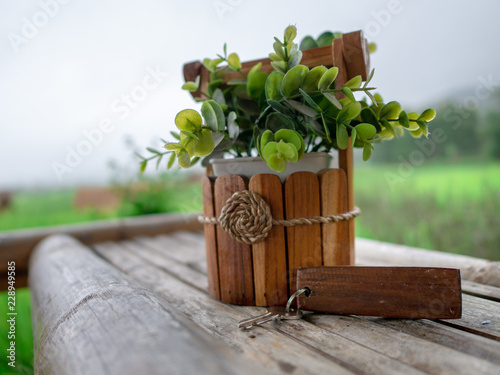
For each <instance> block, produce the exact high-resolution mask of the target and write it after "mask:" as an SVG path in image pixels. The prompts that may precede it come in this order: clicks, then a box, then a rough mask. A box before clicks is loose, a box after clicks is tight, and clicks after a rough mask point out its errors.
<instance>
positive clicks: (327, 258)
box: [318, 169, 351, 266]
mask: <svg viewBox="0 0 500 375" xmlns="http://www.w3.org/2000/svg"><path fill="white" fill-rule="evenodd" d="M318 176H319V181H320V191H321V215H323V216H325V215H335V214H340V213H344V212H347V179H346V175H345V171H344V170H342V169H327V170H324V171H321V172H320V173H319V174H318ZM321 227H322V228H321V233H322V241H323V265H325V266H340V265H348V264H351V261H350V251H349V223H348V222H347V221H341V222H338V223H330V224H322V225H321Z"/></svg>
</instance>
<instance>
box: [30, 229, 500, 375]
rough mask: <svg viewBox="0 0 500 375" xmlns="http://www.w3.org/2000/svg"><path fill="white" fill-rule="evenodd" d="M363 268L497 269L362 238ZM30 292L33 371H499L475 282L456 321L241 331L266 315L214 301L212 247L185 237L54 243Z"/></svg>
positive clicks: (486, 291) (493, 301) (36, 265)
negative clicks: (244, 322)
mask: <svg viewBox="0 0 500 375" xmlns="http://www.w3.org/2000/svg"><path fill="white" fill-rule="evenodd" d="M357 263H358V264H365V265H384V264H385V265H388V264H395V263H396V264H400V265H433V266H449V267H460V268H461V269H462V274H463V275H464V276H465V277H466V278H468V279H469V280H478V279H479V280H481V279H488V280H489V279H491V280H493V279H494V278H495V275H497V276H498V274H500V270H499V269H498V263H493V262H487V261H484V260H479V259H477V260H476V259H473V258H467V257H460V256H455V255H448V254H442V253H437V252H427V251H423V250H415V249H408V248H407V249H405V248H403V247H400V246H395V245H388V244H382V243H377V242H375V241H368V240H362V239H357ZM495 267H496V270H495ZM495 272H497V273H495ZM492 275H493V276H492ZM493 283H494V282H493ZM29 286H30V288H31V292H32V310H33V311H32V314H33V322H34V335H35V368H36V372H37V373H56V374H72V375H73V374H120V375H121V374H239V373H242V374H247V373H252V374H255V373H256V371H258V373H260V374H351V373H354V374H403V373H404V374H406V375H409V374H423V373H430V374H500V288H498V287H495V286H491V285H486V284H481V283H477V282H473V281H468V280H463V284H462V288H463V317H462V319H460V320H449V321H439V320H436V321H430V320H397V319H382V318H374V317H358V316H335V315H320V314H306V316H305V317H304V318H303V319H302V320H297V321H285V322H274V323H268V324H266V325H264V326H262V327H257V328H254V329H252V330H250V331H244V330H241V329H238V328H237V322H238V321H239V320H241V319H244V318H248V317H250V316H253V315H256V314H259V313H261V312H262V311H263V309H262V308H258V307H248V306H246V307H245V306H234V305H227V304H224V303H221V302H219V301H216V300H214V299H212V298H211V297H210V296H209V295H208V293H207V278H206V265H205V250H204V238H203V236H202V235H201V234H200V233H196V232H186V231H179V232H174V233H171V234H168V235H160V236H156V237H139V238H136V239H133V240H127V241H121V242H105V243H99V244H95V245H92V246H85V245H83V244H81V243H80V242H78V241H77V240H75V239H73V238H72V237H70V236H67V235H55V236H52V237H49V238H47V239H45V240H44V241H43V242H42V243H41V244H40V245H39V246H38V247H37V249H36V250H35V253H34V254H33V256H32V258H31V262H30V274H29Z"/></svg>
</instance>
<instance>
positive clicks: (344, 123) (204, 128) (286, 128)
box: [141, 26, 435, 171]
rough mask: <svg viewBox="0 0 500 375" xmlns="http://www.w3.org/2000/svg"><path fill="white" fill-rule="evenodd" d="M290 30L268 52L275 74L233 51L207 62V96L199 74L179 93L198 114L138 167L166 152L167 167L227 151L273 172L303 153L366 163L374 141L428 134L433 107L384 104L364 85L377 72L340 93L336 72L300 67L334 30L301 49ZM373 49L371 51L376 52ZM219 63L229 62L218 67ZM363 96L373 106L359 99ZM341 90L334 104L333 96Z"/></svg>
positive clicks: (181, 121)
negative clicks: (192, 95) (193, 95)
mask: <svg viewBox="0 0 500 375" xmlns="http://www.w3.org/2000/svg"><path fill="white" fill-rule="evenodd" d="M296 35H297V30H296V28H295V26H288V27H287V28H286V29H285V32H284V36H283V40H279V39H278V38H274V39H275V42H274V43H273V49H274V52H272V53H270V54H269V57H270V60H271V66H272V67H273V69H274V70H273V71H272V72H271V73H270V74H267V73H265V72H261V71H260V69H261V68H262V64H261V63H258V64H256V65H254V66H253V67H252V68H251V69H250V70H249V71H248V73H247V74H245V73H243V71H242V70H241V68H242V64H241V61H240V58H239V56H238V55H237V54H236V53H231V54H229V55H228V54H227V46H226V44H224V47H223V54H222V55H221V54H218V55H217V58H215V59H208V58H207V59H204V60H203V65H204V67H205V68H206V69H207V70H208V71H209V72H210V74H209V80H208V83H207V88H206V92H201V91H200V77H197V79H196V80H195V81H193V82H186V83H185V84H184V85H183V87H182V88H183V89H185V90H187V91H191V92H195V91H198V92H200V93H201V95H203V96H204V97H205V98H206V99H204V100H203V104H202V108H201V114H200V113H198V112H197V111H195V110H192V109H186V110H183V111H181V112H179V113H178V114H177V116H176V118H175V124H176V126H177V129H178V130H179V133H173V132H172V136H173V137H174V138H175V139H176V140H177V142H166V144H165V148H166V149H167V150H168V151H167V152H160V151H157V150H152V149H148V151H150V152H152V153H153V155H152V156H151V157H149V158H143V157H141V170H144V169H145V168H146V166H147V164H148V162H150V161H152V160H154V159H158V160H157V166H158V165H159V163H160V162H161V160H162V158H163V156H164V155H165V154H167V153H171V156H170V158H169V161H168V163H167V167H168V168H170V167H172V165H173V164H174V162H175V160H177V161H178V163H179V165H180V166H181V167H183V168H188V167H190V166H192V165H194V164H195V163H196V162H198V160H202V164H203V165H205V166H206V165H207V163H208V162H209V160H210V158H212V157H222V156H223V155H224V154H229V155H232V156H235V157H242V156H244V155H247V156H255V155H257V154H258V155H260V156H261V157H262V158H263V159H264V161H266V163H267V164H268V166H269V167H270V168H271V169H273V170H275V171H283V170H284V169H286V166H287V163H295V162H297V161H298V160H300V158H301V157H302V156H303V155H304V153H306V152H316V151H320V152H329V151H330V150H331V149H345V148H347V147H349V145H351V146H352V147H360V148H363V159H364V160H368V159H369V158H370V156H371V152H372V150H373V149H374V146H373V144H375V143H378V142H380V141H382V140H387V139H391V138H397V137H399V136H401V135H403V133H404V131H405V130H406V131H408V132H409V133H410V134H411V135H412V136H414V137H420V136H422V135H424V136H427V135H428V123H429V122H430V121H432V119H433V118H434V116H435V111H434V110H433V109H427V110H425V111H424V112H422V113H421V114H418V113H415V112H406V111H405V110H403V108H402V106H401V104H399V103H398V102H397V101H391V102H388V103H384V101H383V99H382V97H381V96H380V95H379V94H377V93H373V94H372V91H374V90H376V88H375V87H369V86H368V85H369V83H370V81H371V79H372V78H373V75H374V70H372V71H371V72H370V75H369V76H368V78H367V79H366V80H365V81H364V82H363V80H362V78H361V76H356V77H353V78H351V79H350V80H349V81H348V82H346V83H345V84H344V85H343V86H342V88H335V86H334V82H335V80H336V78H337V75H338V68H337V67H332V68H326V67H324V66H316V67H313V68H311V69H309V68H308V67H307V66H305V65H301V64H300V61H301V59H302V51H301V49H306V48H309V47H317V46H323V45H331V43H332V40H333V38H334V37H338V36H339V33H331V32H325V33H323V34H321V35H320V36H319V37H318V39H317V40H314V38H312V37H310V36H308V37H305V38H304V39H303V40H302V42H301V43H300V48H299V45H298V44H296V43H294V39H295V37H296ZM374 50H375V48H374V45H370V51H374ZM221 64H226V65H224V66H220V65H221ZM231 72H238V73H239V74H240V75H241V77H242V78H241V79H232V80H230V81H227V80H226V79H225V75H226V74H227V73H231ZM356 92H362V93H364V94H365V95H366V96H367V97H368V98H369V99H370V101H371V103H372V104H371V105H369V104H368V103H367V102H366V100H365V99H362V100H357V99H356V98H355V97H354V93H356ZM338 93H342V94H343V96H344V97H343V98H342V99H337V98H336V97H335V94H338Z"/></svg>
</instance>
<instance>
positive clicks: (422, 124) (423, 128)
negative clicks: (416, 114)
mask: <svg viewBox="0 0 500 375" xmlns="http://www.w3.org/2000/svg"><path fill="white" fill-rule="evenodd" d="M417 124H418V127H419V128H420V130H421V131H422V134H423V135H425V137H426V138H428V137H429V129H428V127H427V122H425V121H423V120H417Z"/></svg>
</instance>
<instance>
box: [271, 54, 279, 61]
mask: <svg viewBox="0 0 500 375" xmlns="http://www.w3.org/2000/svg"><path fill="white" fill-rule="evenodd" d="M269 58H270V59H271V60H272V61H281V58H280V57H279V55H278V54H277V53H274V52H272V53H270V54H269Z"/></svg>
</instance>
